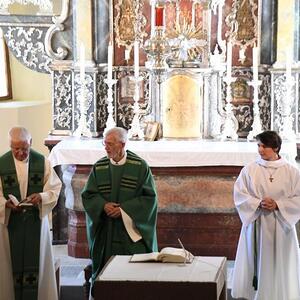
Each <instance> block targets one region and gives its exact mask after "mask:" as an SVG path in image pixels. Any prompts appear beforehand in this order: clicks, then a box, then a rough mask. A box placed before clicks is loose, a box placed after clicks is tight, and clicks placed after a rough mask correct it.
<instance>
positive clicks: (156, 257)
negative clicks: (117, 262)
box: [130, 247, 194, 263]
mask: <svg viewBox="0 0 300 300" xmlns="http://www.w3.org/2000/svg"><path fill="white" fill-rule="evenodd" d="M193 259H194V255H193V254H192V253H191V252H189V251H187V250H184V249H182V248H173V247H166V248H163V249H161V251H160V252H151V253H143V254H134V255H133V256H132V257H131V260H130V262H144V261H160V262H174V263H191V262H192V261H193Z"/></svg>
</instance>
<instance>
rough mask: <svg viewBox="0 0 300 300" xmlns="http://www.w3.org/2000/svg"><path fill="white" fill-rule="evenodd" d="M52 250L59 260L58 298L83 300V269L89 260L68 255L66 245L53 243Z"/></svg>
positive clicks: (61, 299) (62, 299)
mask: <svg viewBox="0 0 300 300" xmlns="http://www.w3.org/2000/svg"><path fill="white" fill-rule="evenodd" d="M53 251H54V256H55V258H56V259H59V261H60V286H61V287H60V300H83V299H84V295H83V287H82V286H83V283H84V281H85V280H84V272H83V269H84V268H85V267H86V266H87V265H88V264H90V263H91V261H90V260H89V259H81V258H74V257H70V256H68V254H67V245H55V246H53Z"/></svg>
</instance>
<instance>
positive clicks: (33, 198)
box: [26, 193, 42, 206]
mask: <svg viewBox="0 0 300 300" xmlns="http://www.w3.org/2000/svg"><path fill="white" fill-rule="evenodd" d="M26 202H27V203H32V205H33V206H38V205H39V204H40V203H41V202H42V197H41V195H40V194H39V193H34V194H31V195H30V196H28V197H27V201H26Z"/></svg>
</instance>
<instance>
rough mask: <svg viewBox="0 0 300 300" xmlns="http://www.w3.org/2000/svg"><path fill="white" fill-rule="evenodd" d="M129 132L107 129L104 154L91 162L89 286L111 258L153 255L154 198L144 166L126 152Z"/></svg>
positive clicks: (86, 194) (86, 195) (86, 199)
mask: <svg viewBox="0 0 300 300" xmlns="http://www.w3.org/2000/svg"><path fill="white" fill-rule="evenodd" d="M126 141H127V131H126V130H125V129H123V128H120V127H115V128H112V129H110V130H108V131H107V133H106V135H105V137H104V145H105V150H106V153H107V156H105V157H103V158H102V159H100V160H99V161H97V162H96V163H95V165H94V166H93V169H92V171H91V173H90V175H89V178H88V181H87V183H86V185H85V187H84V189H83V191H82V202H83V206H84V209H85V211H86V215H87V227H88V241H89V248H90V256H91V259H92V272H93V275H92V283H93V282H94V280H95V278H96V276H97V275H98V274H99V272H100V271H101V269H102V268H103V266H104V264H105V263H106V262H107V260H108V259H109V258H110V257H111V256H112V255H131V254H135V253H147V252H152V251H157V239H156V219H157V194H156V188H155V184H154V180H153V176H152V173H151V170H150V168H149V166H148V165H147V163H146V162H145V161H144V160H143V159H141V158H140V157H139V156H137V155H136V154H134V153H133V152H131V151H129V150H125V145H126Z"/></svg>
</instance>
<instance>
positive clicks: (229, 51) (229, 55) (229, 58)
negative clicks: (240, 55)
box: [227, 42, 232, 78]
mask: <svg viewBox="0 0 300 300" xmlns="http://www.w3.org/2000/svg"><path fill="white" fill-rule="evenodd" d="M231 64H232V44H231V42H228V43H227V77H228V78H231Z"/></svg>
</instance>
